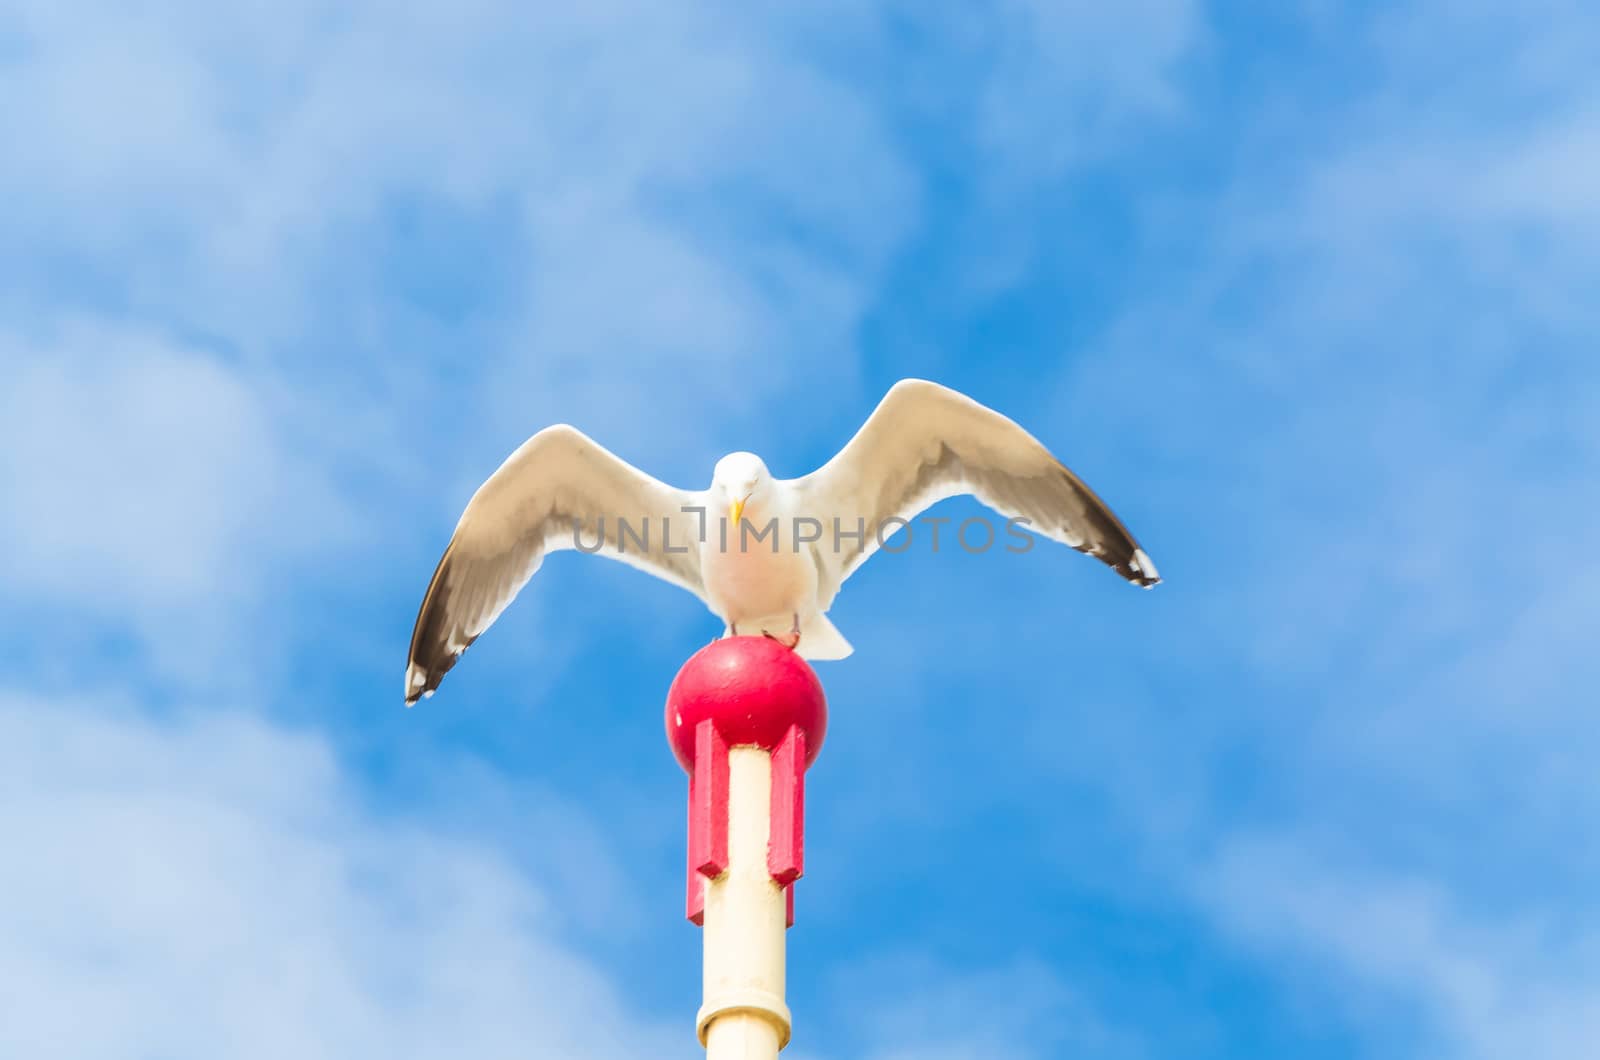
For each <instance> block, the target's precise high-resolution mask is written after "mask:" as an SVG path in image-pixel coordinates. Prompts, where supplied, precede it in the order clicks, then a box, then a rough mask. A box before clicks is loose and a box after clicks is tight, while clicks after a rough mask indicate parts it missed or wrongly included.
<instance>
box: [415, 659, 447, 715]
mask: <svg viewBox="0 0 1600 1060" xmlns="http://www.w3.org/2000/svg"><path fill="white" fill-rule="evenodd" d="M442 676H444V675H443V674H440V675H438V676H435V677H432V678H431V679H430V676H429V674H428V672H427V671H426V670H424V669H423V668H422V667H421V666H418V665H417V664H416V663H412V664H411V665H410V666H407V667H406V706H408V707H414V706H416V705H417V701H418V700H419V699H427V698H428V697H429V696H431V695H433V691H434V689H436V688H438V687H439V677H442Z"/></svg>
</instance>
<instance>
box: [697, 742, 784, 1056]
mask: <svg viewBox="0 0 1600 1060" xmlns="http://www.w3.org/2000/svg"><path fill="white" fill-rule="evenodd" d="M771 804H772V755H771V753H770V752H768V751H765V750H763V749H762V748H760V747H752V746H744V747H731V748H729V749H728V868H727V871H725V872H723V873H722V874H721V875H719V876H717V877H716V878H715V879H713V880H708V881H707V882H706V884H705V921H704V937H703V939H702V944H703V947H704V961H705V966H704V967H705V976H704V1003H703V1004H702V1005H701V1006H700V1013H699V1015H698V1017H697V1018H696V1024H697V1030H698V1032H699V1035H700V1041H701V1042H702V1043H703V1044H704V1045H705V1047H706V1060H777V1056H778V1050H780V1049H782V1048H783V1047H784V1046H785V1045H787V1044H789V1026H790V1024H789V1007H788V1006H787V1005H786V1004H785V1003H784V1000H783V997H784V969H783V965H784V929H785V927H786V905H785V900H784V893H783V889H782V888H781V887H779V886H778V884H777V882H776V881H775V880H774V879H773V878H772V875H771V872H770V871H769V868H768V864H767V840H768V837H769V836H770V834H771V828H772V820H771Z"/></svg>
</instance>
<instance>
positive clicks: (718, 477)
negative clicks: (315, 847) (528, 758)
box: [406, 379, 1161, 705]
mask: <svg viewBox="0 0 1600 1060" xmlns="http://www.w3.org/2000/svg"><path fill="white" fill-rule="evenodd" d="M959 494H972V495H973V496H976V497H977V498H978V499H979V500H981V501H983V502H984V503H985V504H987V505H988V506H989V507H991V508H993V509H995V510H996V511H998V512H1000V513H1001V514H1003V515H1005V516H1006V517H1007V518H1008V519H1011V520H1013V523H1014V525H1017V526H1025V527H1026V528H1027V529H1028V530H1032V531H1037V532H1038V533H1040V534H1043V535H1044V536H1046V537H1049V538H1051V539H1052V540H1055V541H1059V542H1061V543H1062V544H1064V545H1068V546H1070V547H1072V548H1075V549H1077V550H1078V551H1079V552H1086V553H1088V554H1089V555H1091V556H1094V557H1095V558H1096V559H1098V560H1100V561H1101V562H1102V563H1105V564H1106V565H1107V566H1109V567H1111V569H1113V570H1115V571H1116V572H1117V573H1118V574H1120V575H1122V576H1123V577H1124V578H1126V579H1127V580H1128V581H1130V582H1132V583H1133V584H1135V585H1138V586H1142V587H1144V588H1147V589H1148V588H1150V587H1151V586H1153V585H1156V584H1157V583H1158V582H1160V581H1161V576H1160V575H1159V574H1157V573H1156V568H1155V564H1154V563H1152V562H1150V557H1149V556H1148V555H1146V554H1145V551H1144V550H1143V549H1142V548H1140V547H1139V543H1138V542H1137V541H1135V540H1134V539H1133V535H1132V534H1130V533H1128V530H1127V528H1126V527H1125V526H1123V525H1122V522H1121V520H1119V519H1118V518H1117V517H1116V516H1115V515H1113V514H1112V512H1111V509H1110V508H1108V507H1106V505H1105V502H1104V501H1102V500H1101V499H1100V498H1099V497H1097V496H1095V494H1094V492H1093V491H1092V490H1090V489H1089V487H1088V486H1086V485H1084V484H1083V482H1082V481H1081V480H1080V479H1079V478H1078V476H1076V475H1074V474H1073V473H1072V472H1071V471H1069V470H1067V468H1066V467H1064V466H1063V465H1062V464H1061V462H1060V461H1058V460H1057V459H1056V458H1055V457H1053V456H1051V455H1050V452H1049V450H1047V449H1045V447H1044V446H1043V445H1041V444H1040V443H1039V442H1038V440H1037V439H1035V438H1034V437H1033V436H1032V435H1031V434H1029V433H1028V432H1027V431H1024V430H1023V429H1022V428H1021V427H1019V426H1017V425H1016V424H1015V423H1013V422H1012V421H1011V420H1009V419H1007V418H1006V417H1005V416H1002V415H1001V414H1000V413H998V412H995V411H994V410H993V409H990V408H987V407H985V406H983V405H980V404H979V403H978V402H976V401H974V400H972V399H971V398H969V397H967V396H966V395H965V394H961V393H958V392H957V391H954V390H951V389H949V388H948V387H943V386H940V385H939V384H937V383H930V382H927V381H925V380H921V379H905V380H902V381H900V382H899V383H896V384H895V385H894V386H893V387H891V388H890V390H889V393H888V394H886V395H885V396H884V399H883V400H882V401H881V402H880V403H879V404H878V407H877V408H876V409H875V410H873V413H872V415H871V416H869V417H867V422H866V423H864V424H863V425H862V427H861V429H860V430H859V431H857V432H856V436H855V437H854V438H852V439H850V443H849V444H848V445H846V446H845V447H844V448H843V449H841V450H840V451H839V453H838V454H837V455H836V456H835V457H834V458H833V459H832V460H829V461H828V462H827V463H826V464H824V465H823V466H822V467H820V468H818V469H817V470H816V471H813V472H812V473H811V474H809V475H806V476H804V477H803V478H796V479H775V478H773V477H772V475H771V473H770V472H768V471H767V466H766V464H764V463H762V461H761V458H760V457H757V456H755V455H754V454H752V453H730V454H729V455H727V456H725V457H723V458H722V459H721V460H719V461H717V466H716V468H715V470H714V471H713V472H712V476H711V488H710V489H706V490H683V489H677V488H675V487H673V486H668V485H666V484H665V483H663V482H659V481H657V480H656V479H654V478H651V477H650V476H649V475H647V474H645V473H644V472H643V471H640V470H639V469H638V468H636V467H633V466H632V465H630V464H628V463H627V462H626V461H624V460H622V459H620V458H619V457H616V456H614V455H612V454H611V453H610V452H607V451H606V450H605V449H604V448H602V447H601V446H600V445H598V444H597V443H595V442H594V441H593V440H592V439H590V438H589V437H588V436H587V435H585V434H584V433H583V432H582V431H579V430H577V429H576V428H573V427H569V426H567V425H565V424H558V425H556V426H554V427H547V428H545V429H544V430H542V431H540V432H539V433H538V434H535V435H534V436H533V437H532V438H529V439H528V440H527V441H526V442H524V443H523V444H522V446H521V447H519V448H518V449H517V451H516V452H514V453H512V454H511V456H510V457H508V458H507V459H506V462H505V463H503V464H501V465H500V468H499V470H497V471H496V472H495V473H494V474H493V475H491V476H489V480H488V481H487V482H485V483H484V484H483V485H482V486H481V487H479V489H478V491H477V492H476V493H475V494H473V496H472V500H471V501H470V502H468V504H467V509H466V511H465V512H463V513H462V516H461V521H460V522H459V523H457V524H456V530H455V534H454V535H453V536H452V537H451V538H450V544H449V546H448V547H447V548H446V549H445V552H444V556H443V558H441V559H440V560H439V566H438V567H437V568H436V569H435V570H434V572H433V580H432V581H431V582H430V583H429V585H428V591H427V594H426V595H425V596H424V597H423V598H422V609H421V611H420V612H419V613H418V615H417V624H416V628H415V629H414V630H413V632H412V634H411V654H410V659H409V662H408V665H407V666H406V703H407V704H408V705H409V704H412V703H415V702H416V701H417V700H418V699H419V698H421V697H423V696H429V695H432V694H433V691H434V689H436V688H438V687H439V682H440V680H441V679H442V678H443V677H444V675H445V673H446V672H447V671H449V669H450V668H451V667H452V666H454V665H455V663H456V660H457V659H458V658H460V657H461V653H462V652H464V651H466V649H467V648H468V646H470V645H471V644H472V642H473V641H475V640H477V639H478V637H479V636H480V635H482V633H483V631H484V630H486V629H488V628H489V626H490V625H492V624H493V623H494V620H495V619H496V618H498V617H499V616H500V613H501V612H502V611H504V610H505V609H506V607H507V605H509V604H510V603H511V601H512V599H513V598H514V597H515V596H516V595H517V592H518V591H519V590H520V589H521V588H522V587H523V586H524V585H526V584H527V582H528V579H529V578H531V577H533V574H534V572H535V571H537V570H538V569H539V565H540V563H541V562H542V561H543V560H544V556H545V553H547V552H551V551H557V550H560V549H569V548H576V549H579V550H580V551H585V552H596V553H599V554H601V555H605V556H608V557H610V558H612V559H619V560H622V561H623V562H624V563H629V564H632V565H633V566H635V567H638V568H639V569H641V570H645V571H648V572H650V573H651V574H654V575H656V576H657V577H660V578H665V579H666V580H667V581H670V582H673V583H675V584H677V585H680V586H682V587H683V588H685V589H688V590H689V591H690V592H692V593H694V594H695V595H696V596H698V597H699V598H700V599H701V600H702V601H704V602H705V604H706V606H707V607H709V608H710V609H711V611H712V613H713V614H715V615H716V616H717V617H718V618H720V619H722V621H723V623H724V624H725V626H726V629H725V631H724V634H725V635H729V634H738V633H740V632H741V631H743V632H745V633H756V632H760V633H765V634H766V635H768V636H777V637H778V638H779V639H782V640H784V642H785V643H787V644H788V645H789V646H790V647H792V648H794V649H795V650H796V651H798V652H799V653H800V655H801V656H802V657H804V658H807V659H842V658H844V657H845V656H846V655H849V654H850V651H851V648H850V644H849V643H848V642H847V641H846V640H845V639H844V637H843V636H842V635H841V634H840V633H839V631H838V630H837V629H835V628H834V626H833V623H832V622H829V621H828V619H827V617H826V613H827V611H828V608H829V607H830V606H832V604H833V599H834V597H835V596H836V595H838V592H839V587H840V586H841V585H843V584H844V581H845V579H846V578H848V577H850V575H851V574H852V573H854V572H855V570H856V568H857V567H859V566H861V564H862V563H864V562H865V561H866V560H867V558H868V557H869V556H871V555H872V554H873V553H874V552H876V551H877V550H878V548H879V547H880V546H881V545H882V544H883V543H884V542H885V541H886V540H891V539H893V537H894V535H895V532H896V531H897V530H900V529H901V528H903V527H905V526H906V524H907V523H908V522H909V521H910V520H912V519H914V518H915V517H916V516H917V515H918V514H920V513H921V512H922V511H923V510H924V509H926V508H928V507H929V506H930V505H932V504H934V503H936V502H937V501H940V500H943V499H944V498H946V497H954V496H957V495H959ZM902 547H903V546H902Z"/></svg>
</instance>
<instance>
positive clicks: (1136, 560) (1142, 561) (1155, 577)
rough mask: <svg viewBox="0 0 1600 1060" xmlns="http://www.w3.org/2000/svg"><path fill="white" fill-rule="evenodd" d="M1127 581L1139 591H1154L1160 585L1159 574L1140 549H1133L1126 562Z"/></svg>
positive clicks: (1144, 552) (1152, 561) (1153, 562)
mask: <svg viewBox="0 0 1600 1060" xmlns="http://www.w3.org/2000/svg"><path fill="white" fill-rule="evenodd" d="M1128 580H1129V581H1131V582H1133V584H1135V585H1137V586H1138V587H1139V588H1141V589H1154V588H1155V587H1156V586H1158V585H1160V584H1161V572H1160V571H1158V570H1156V565H1155V561H1154V560H1152V559H1151V558H1150V554H1149V553H1148V552H1146V551H1145V550H1144V549H1142V548H1136V549H1134V550H1133V557H1132V558H1131V559H1129V560H1128Z"/></svg>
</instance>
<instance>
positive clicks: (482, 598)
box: [406, 424, 704, 704]
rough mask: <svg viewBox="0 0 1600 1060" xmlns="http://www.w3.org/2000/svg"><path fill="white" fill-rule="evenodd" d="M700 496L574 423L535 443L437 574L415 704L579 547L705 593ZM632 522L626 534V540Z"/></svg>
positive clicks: (469, 513)
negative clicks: (549, 564) (544, 570)
mask: <svg viewBox="0 0 1600 1060" xmlns="http://www.w3.org/2000/svg"><path fill="white" fill-rule="evenodd" d="M686 507H688V508H696V507H698V508H699V509H700V510H701V511H704V501H703V499H702V495H701V494H700V493H698V492H691V491H688V490H680V489H675V488H674V487H672V486H668V485H666V484H665V483H662V482H658V481H657V480H656V479H653V478H651V477H650V476H649V475H646V474H645V473H644V472H642V471H640V470H639V469H638V468H635V467H633V466H632V465H630V464H628V463H626V462H625V461H623V460H621V459H620V458H618V457H616V456H614V455H612V454H611V453H609V452H607V451H606V450H605V449H604V448H602V447H601V446H600V445H598V444H597V443H596V442H595V441H594V440H593V439H591V438H589V437H588V436H587V435H585V434H584V433H583V432H582V431H579V430H577V429H576V428H573V427H568V426H566V425H564V424H562V425H558V426H555V427H548V428H546V429H545V430H542V431H540V432H539V433H538V434H536V435H534V436H533V437H532V438H529V439H528V440H527V441H526V442H524V443H523V444H522V446H521V447H520V448H518V449H517V451H516V452H514V453H512V454H511V456H509V457H508V458H507V459H506V462H505V463H504V464H501V465H500V469H499V470H498V471H496V472H495V473H494V474H493V475H491V476H489V480H488V481H487V482H485V483H484V484H483V485H482V486H481V487H479V488H478V492H477V493H475V494H473V496H472V500H471V501H470V502H469V503H468V504H467V510H466V511H465V512H464V513H462V516H461V521H460V522H459V523H458V524H456V532H455V534H454V536H452V537H451V538H450V544H449V546H448V547H447V548H446V549H445V551H444V557H443V558H442V559H440V560H439V566H438V568H437V569H436V570H435V571H434V572H433V581H432V582H430V583H429V585H428V592H427V595H426V596H424V597H423V598H422V609H421V611H420V612H418V614H417V624H416V628H415V629H414V630H413V631H412V633H411V654H410V658H409V661H408V664H407V666H406V703H407V704H411V703H415V702H416V701H417V700H418V699H419V698H421V697H422V696H426V695H431V694H432V692H433V690H434V689H435V688H437V687H439V681H440V680H441V679H442V678H443V677H444V675H445V673H446V672H447V671H448V670H449V669H450V667H452V666H454V665H455V663H456V659H458V658H459V657H460V656H461V653H462V652H464V651H466V650H467V647H468V646H469V645H471V644H472V642H473V641H474V640H476V639H477V638H478V636H479V635H480V634H482V633H483V631H484V630H486V629H488V628H489V626H490V625H491V624H492V623H493V622H494V620H495V619H496V618H498V617H500V613H501V612H502V611H504V610H505V609H506V606H507V605H508V604H510V603H511V601H512V599H513V598H514V597H515V596H516V595H517V592H518V591H519V590H520V589H521V588H522V587H523V586H524V585H526V584H527V583H528V579H529V578H531V577H533V575H534V572H535V571H537V570H538V569H539V565H540V563H542V562H543V561H544V556H545V553H546V552H552V551H558V550H561V549H568V548H579V549H581V550H582V551H585V552H597V553H598V554H600V555H603V556H607V557H610V558H612V559H618V560H621V561H623V562H624V563H628V564H630V565H632V566H635V567H638V568H639V569H640V570H645V571H649V572H650V573H651V574H654V575H656V576H657V577H660V578H664V579H666V580H667V581H670V582H672V583H674V584H676V585H680V586H682V587H683V588H685V589H688V590H689V591H690V592H692V593H694V594H696V595H697V596H702V597H703V595H704V593H703V589H702V586H701V580H700V549H699V547H698V537H697V534H698V533H699V526H700V522H699V518H698V517H697V516H696V515H695V514H694V513H693V512H690V513H685V512H684V508H686ZM624 523H626V530H624Z"/></svg>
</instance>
